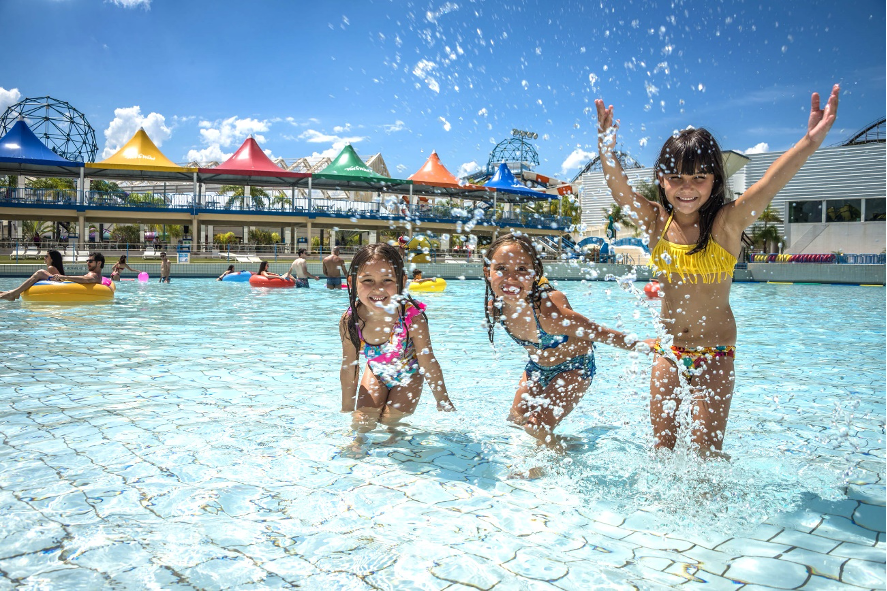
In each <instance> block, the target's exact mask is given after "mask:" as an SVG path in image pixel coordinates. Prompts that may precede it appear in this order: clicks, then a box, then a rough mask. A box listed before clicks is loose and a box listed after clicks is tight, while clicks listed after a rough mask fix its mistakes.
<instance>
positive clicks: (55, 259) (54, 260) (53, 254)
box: [46, 250, 65, 275]
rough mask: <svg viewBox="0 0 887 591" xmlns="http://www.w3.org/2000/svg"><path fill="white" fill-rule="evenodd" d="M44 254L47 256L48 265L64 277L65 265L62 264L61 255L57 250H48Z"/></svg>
mask: <svg viewBox="0 0 887 591" xmlns="http://www.w3.org/2000/svg"><path fill="white" fill-rule="evenodd" d="M46 254H47V255H49V264H50V265H52V266H53V267H55V268H56V269H58V270H59V275H64V274H65V264H64V262H62V253H60V252H59V251H57V250H50V251H49V252H47V253H46Z"/></svg>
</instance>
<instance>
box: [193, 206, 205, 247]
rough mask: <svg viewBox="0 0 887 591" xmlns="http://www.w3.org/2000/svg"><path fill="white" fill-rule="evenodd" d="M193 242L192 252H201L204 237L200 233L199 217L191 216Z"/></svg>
mask: <svg viewBox="0 0 887 591" xmlns="http://www.w3.org/2000/svg"><path fill="white" fill-rule="evenodd" d="M191 241H192V245H193V246H192V247H191V252H194V251H195V250H200V247H201V246H203V235H202V234H201V233H200V222H198V221H197V216H196V215H192V216H191Z"/></svg>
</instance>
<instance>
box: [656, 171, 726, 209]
mask: <svg viewBox="0 0 887 591" xmlns="http://www.w3.org/2000/svg"><path fill="white" fill-rule="evenodd" d="M659 182H660V183H661V184H662V189H663V190H664V191H665V197H666V199H668V202H669V203H671V206H672V207H673V208H674V209H675V210H677V211H678V212H680V213H694V212H696V211H699V209H700V208H701V207H702V206H703V205H705V203H706V202H707V201H708V198H709V197H711V192H712V189H713V188H714V183H715V176H714V175H713V174H705V173H702V172H697V173H696V174H676V173H668V174H662V175H660V176H659Z"/></svg>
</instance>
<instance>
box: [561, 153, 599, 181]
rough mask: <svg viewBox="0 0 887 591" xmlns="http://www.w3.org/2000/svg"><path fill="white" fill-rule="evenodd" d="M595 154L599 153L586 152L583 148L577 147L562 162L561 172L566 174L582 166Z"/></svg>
mask: <svg viewBox="0 0 887 591" xmlns="http://www.w3.org/2000/svg"><path fill="white" fill-rule="evenodd" d="M595 156H597V154H595V153H594V152H586V151H585V150H583V149H582V148H576V149H575V150H573V151H572V152H570V155H569V156H567V158H566V160H564V161H563V163H562V164H561V174H563V175H566V174H567V173H568V172H569V171H571V170H574V169H577V168H582V167H583V166H585V165H586V164H587V163H588V161H589V160H591V159H592V158H594V157H595Z"/></svg>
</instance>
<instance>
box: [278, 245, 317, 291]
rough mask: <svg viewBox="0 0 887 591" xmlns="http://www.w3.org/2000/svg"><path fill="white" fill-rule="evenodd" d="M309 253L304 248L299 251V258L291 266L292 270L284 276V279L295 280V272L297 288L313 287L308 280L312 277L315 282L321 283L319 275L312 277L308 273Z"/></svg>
mask: <svg viewBox="0 0 887 591" xmlns="http://www.w3.org/2000/svg"><path fill="white" fill-rule="evenodd" d="M307 253H308V251H307V250H305V249H304V248H300V249H299V253H298V254H299V257H298V258H297V259H296V260H294V261H293V264H292V265H290V270H289V271H287V272H286V275H284V277H283V278H284V279H286V280H289V279H292V278H293V273H294V272H295V279H296V287H311V286H310V285H309V284H308V278H309V277H311V278H312V279H314V280H315V281H319V280H320V277H318V276H317V275H312V274H311V273H309V272H308V261H307V260H305V255H306V254H307Z"/></svg>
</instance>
